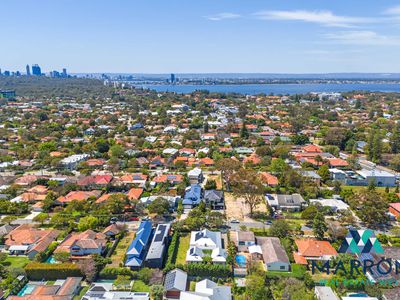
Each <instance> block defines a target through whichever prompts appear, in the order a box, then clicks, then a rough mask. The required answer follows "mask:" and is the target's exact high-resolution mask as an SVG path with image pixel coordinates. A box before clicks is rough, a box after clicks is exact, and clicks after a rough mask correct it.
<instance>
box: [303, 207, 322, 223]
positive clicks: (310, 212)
mask: <svg viewBox="0 0 400 300" xmlns="http://www.w3.org/2000/svg"><path fill="white" fill-rule="evenodd" d="M317 213H318V208H317V207H316V206H315V205H310V206H308V207H307V208H306V209H305V210H303V212H302V213H301V218H302V219H307V220H313V219H314V218H315V216H316V215H317Z"/></svg>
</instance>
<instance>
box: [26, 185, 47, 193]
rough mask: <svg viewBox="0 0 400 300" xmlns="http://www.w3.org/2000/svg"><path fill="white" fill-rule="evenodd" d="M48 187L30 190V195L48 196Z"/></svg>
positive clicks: (38, 186)
mask: <svg viewBox="0 0 400 300" xmlns="http://www.w3.org/2000/svg"><path fill="white" fill-rule="evenodd" d="M47 191H48V189H47V187H46V186H44V185H36V186H34V187H32V188H30V189H29V190H28V192H29V193H36V194H44V195H46V194H47Z"/></svg>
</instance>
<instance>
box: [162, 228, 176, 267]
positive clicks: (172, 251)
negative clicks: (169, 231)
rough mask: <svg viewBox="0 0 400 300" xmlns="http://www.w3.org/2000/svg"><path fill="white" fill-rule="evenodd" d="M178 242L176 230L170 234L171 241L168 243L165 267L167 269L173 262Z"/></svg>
mask: <svg viewBox="0 0 400 300" xmlns="http://www.w3.org/2000/svg"><path fill="white" fill-rule="evenodd" d="M178 244H179V233H178V232H177V231H175V232H174V234H173V235H172V239H171V243H170V244H169V248H168V258H167V263H166V264H165V267H166V268H167V269H168V268H170V266H171V265H173V262H174V261H175V257H176V254H177V251H178Z"/></svg>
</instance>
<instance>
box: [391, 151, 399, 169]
mask: <svg viewBox="0 0 400 300" xmlns="http://www.w3.org/2000/svg"><path fill="white" fill-rule="evenodd" d="M390 166H391V167H392V168H393V169H394V170H395V171H396V172H400V154H396V155H395V156H393V158H392V159H391V161H390Z"/></svg>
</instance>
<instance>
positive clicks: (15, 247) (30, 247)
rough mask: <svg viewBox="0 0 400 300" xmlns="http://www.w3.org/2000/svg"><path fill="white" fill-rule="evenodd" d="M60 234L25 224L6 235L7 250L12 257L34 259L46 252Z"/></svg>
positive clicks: (53, 230)
mask: <svg viewBox="0 0 400 300" xmlns="http://www.w3.org/2000/svg"><path fill="white" fill-rule="evenodd" d="M59 233H60V232H59V231H58V230H55V229H39V228H35V227H33V225H31V224H23V225H20V226H18V227H16V228H14V229H12V230H11V231H10V232H9V233H8V234H7V235H5V239H6V241H5V249H6V250H8V252H9V253H10V255H27V256H28V257H29V258H30V259H33V258H34V257H35V255H36V254H38V253H40V252H44V251H46V250H47V247H48V246H49V245H50V244H51V243H52V242H53V241H55V240H56V238H57V236H58V235H59Z"/></svg>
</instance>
